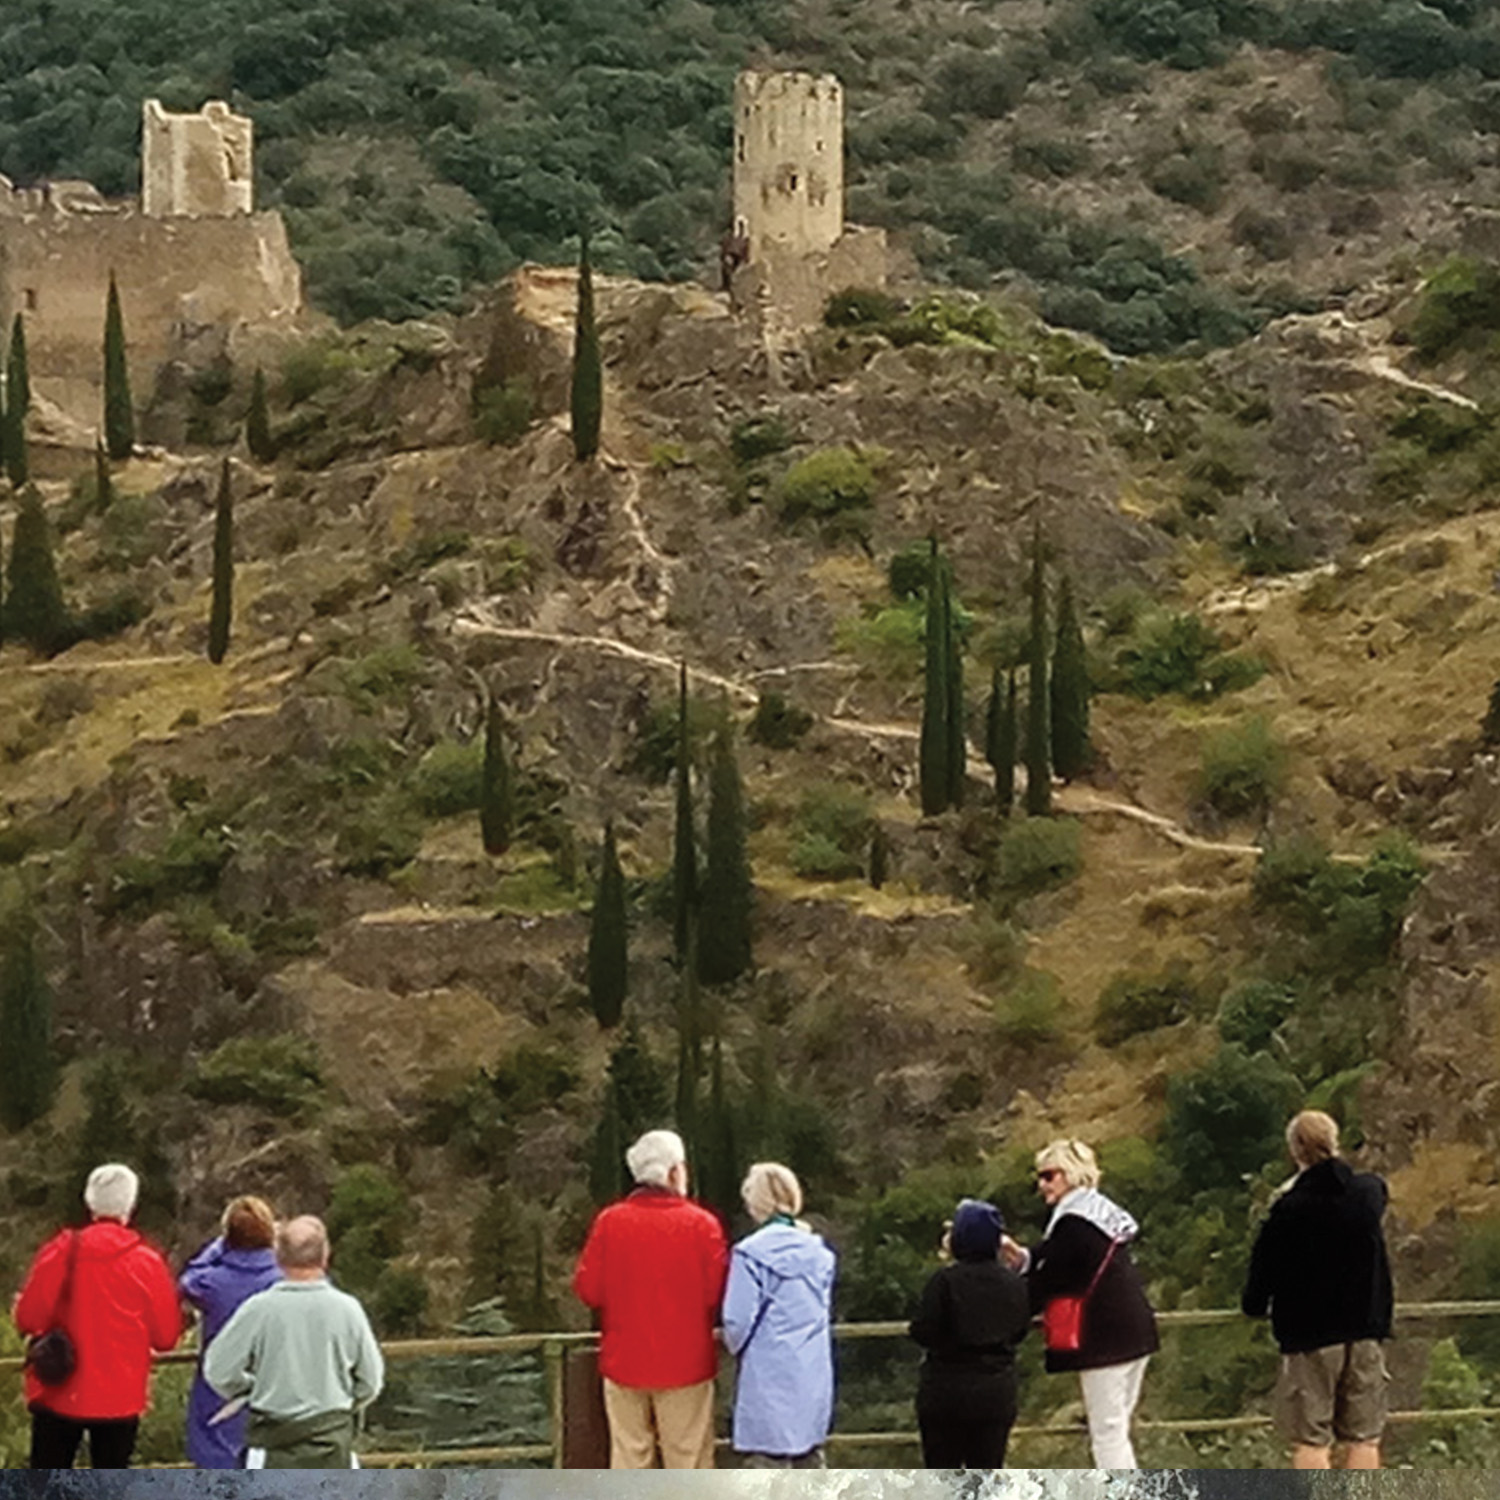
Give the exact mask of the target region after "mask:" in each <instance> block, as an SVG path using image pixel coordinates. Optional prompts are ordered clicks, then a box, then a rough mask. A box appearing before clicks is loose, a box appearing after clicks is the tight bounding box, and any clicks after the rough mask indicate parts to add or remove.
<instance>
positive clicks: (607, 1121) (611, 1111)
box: [589, 1078, 629, 1204]
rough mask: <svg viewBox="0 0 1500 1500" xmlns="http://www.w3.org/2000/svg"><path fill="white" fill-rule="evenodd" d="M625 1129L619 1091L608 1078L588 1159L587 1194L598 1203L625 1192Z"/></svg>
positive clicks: (626, 1143) (610, 1199) (612, 1198)
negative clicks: (621, 1114) (621, 1115)
mask: <svg viewBox="0 0 1500 1500" xmlns="http://www.w3.org/2000/svg"><path fill="white" fill-rule="evenodd" d="M628 1144H629V1142H628V1141H627V1140H626V1139H625V1130H624V1127H623V1125H622V1123H621V1120H620V1092H619V1090H618V1089H617V1088H616V1087H615V1081H614V1079H613V1078H611V1079H610V1080H609V1081H608V1082H607V1083H606V1084H605V1085H604V1108H603V1111H602V1112H601V1114H600V1116H599V1125H598V1128H597V1129H596V1130H595V1131H594V1142H593V1149H592V1151H591V1153H590V1159H589V1192H590V1194H591V1195H592V1197H593V1200H594V1202H595V1203H597V1204H605V1203H610V1202H613V1200H614V1199H616V1198H618V1197H619V1196H620V1194H621V1193H623V1192H625V1191H627V1188H628V1184H627V1183H626V1180H625V1148H626V1146H627V1145H628Z"/></svg>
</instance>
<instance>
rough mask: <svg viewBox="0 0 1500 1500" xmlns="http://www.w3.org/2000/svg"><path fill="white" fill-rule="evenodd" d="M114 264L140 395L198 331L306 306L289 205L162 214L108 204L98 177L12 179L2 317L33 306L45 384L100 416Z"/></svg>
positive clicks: (37, 379)
mask: <svg viewBox="0 0 1500 1500" xmlns="http://www.w3.org/2000/svg"><path fill="white" fill-rule="evenodd" d="M90 194H92V196H90ZM111 272H113V273H114V275H115V279H116V282H117V284H118V286H119V289H120V303H121V308H122V310H123V312H124V315H125V335H126V340H127V343H128V347H129V353H130V367H131V370H130V373H131V386H132V391H133V394H134V395H135V398H136V402H137V405H141V404H143V403H144V402H145V400H146V398H147V397H148V396H149V395H150V392H151V388H152V383H153V380H154V377H155V373H156V369H157V367H158V366H159V365H160V364H161V363H162V362H163V361H164V360H166V359H168V358H170V357H171V356H172V354H173V352H174V350H176V349H178V348H179V347H181V345H182V343H183V341H184V340H185V339H186V338H188V337H190V336H192V335H193V334H194V333H196V332H198V331H201V330H202V329H203V328H205V327H207V326H209V325H219V326H226V325H229V326H232V325H235V324H239V323H269V322H276V321H282V320H289V319H291V318H292V317H294V316H295V315H296V314H297V313H298V312H299V311H300V309H301V307H302V273H301V270H300V268H299V267H298V265H297V262H296V261H295V260H294V259H293V257H292V252H291V247H290V246H289V245H288V243H287V236H286V226H285V225H284V224H283V222H282V219H281V216H280V214H277V213H274V212H271V213H257V214H241V215H238V216H236V217H216V218H166V219H157V218H150V217H148V216H146V215H144V214H141V213H138V212H136V211H135V209H134V207H133V205H120V204H110V203H106V202H105V201H104V200H103V199H101V198H99V196H98V195H97V194H96V193H93V192H92V189H89V188H88V186H87V184H51V185H49V186H48V187H46V188H40V189H24V190H19V191H18V190H15V189H12V188H11V186H10V184H9V183H8V182H6V181H5V180H4V179H3V178H0V327H5V328H8V327H9V326H10V321H11V318H12V316H13V315H14V314H15V313H17V312H20V313H23V314H24V315H25V318H26V339H27V349H28V353H29V355H30V368H31V381H32V387H33V389H34V390H35V391H36V392H37V393H38V394H39V395H41V396H44V397H46V398H47V399H49V400H52V401H55V402H56V403H57V404H58V405H59V406H60V407H62V408H63V410H64V411H65V412H67V413H68V414H69V415H71V416H74V417H76V418H77V419H78V420H80V421H85V422H88V423H90V424H93V423H97V421H98V420H99V393H100V389H101V387H102V384H103V368H102V366H103V339H104V304H105V298H106V295H107V292H108V288H109V277H110V273H111Z"/></svg>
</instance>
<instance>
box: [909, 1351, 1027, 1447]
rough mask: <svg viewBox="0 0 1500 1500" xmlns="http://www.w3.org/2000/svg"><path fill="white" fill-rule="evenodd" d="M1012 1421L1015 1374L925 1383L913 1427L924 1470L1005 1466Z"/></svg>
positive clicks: (920, 1392)
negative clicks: (919, 1440) (918, 1434)
mask: <svg viewBox="0 0 1500 1500" xmlns="http://www.w3.org/2000/svg"><path fill="white" fill-rule="evenodd" d="M1015 1421H1016V1385H1015V1376H1014V1375H1013V1374H1011V1375H1009V1376H1002V1377H1001V1378H999V1379H998V1380H997V1379H994V1378H990V1379H982V1380H979V1381H976V1382H974V1384H972V1385H964V1384H962V1383H960V1382H957V1381H951V1382H950V1381H945V1382H943V1383H942V1384H937V1383H934V1384H931V1385H924V1386H923V1388H922V1389H920V1390H919V1391H918V1392H917V1428H918V1430H919V1431H920V1432H921V1434H922V1466H923V1468H926V1469H1003V1468H1004V1467H1005V1449H1006V1446H1007V1445H1008V1444H1009V1442H1010V1430H1011V1428H1012V1427H1013V1426H1015Z"/></svg>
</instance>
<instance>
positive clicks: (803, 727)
mask: <svg viewBox="0 0 1500 1500" xmlns="http://www.w3.org/2000/svg"><path fill="white" fill-rule="evenodd" d="M812 725H813V716H812V715H811V714H810V713H808V711H807V710H806V709H805V708H798V707H797V705H796V704H795V703H789V702H788V701H787V700H786V699H785V698H784V697H782V695H781V694H780V693H762V694H761V695H760V697H759V698H758V699H757V700H756V704H755V712H754V714H752V715H751V718H750V722H749V724H747V725H746V726H745V737H746V739H749V740H752V741H753V742H754V743H755V744H757V745H764V746H765V747H766V748H767V749H768V750H791V749H792V748H794V747H795V746H796V745H797V744H798V743H799V741H800V740H801V739H802V737H803V736H804V735H805V734H806V733H807V731H808V730H809V729H811V728H812Z"/></svg>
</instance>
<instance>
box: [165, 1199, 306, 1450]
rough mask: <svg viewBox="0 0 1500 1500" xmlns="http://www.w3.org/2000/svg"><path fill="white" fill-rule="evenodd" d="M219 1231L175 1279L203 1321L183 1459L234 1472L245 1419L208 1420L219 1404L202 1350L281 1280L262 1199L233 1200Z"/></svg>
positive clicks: (272, 1220) (272, 1224)
mask: <svg viewBox="0 0 1500 1500" xmlns="http://www.w3.org/2000/svg"><path fill="white" fill-rule="evenodd" d="M223 1231H224V1232H223V1233H222V1234H221V1235H220V1236H219V1238H218V1239H215V1240H210V1241H209V1242H208V1244H206V1245H205V1246H204V1247H203V1248H202V1249H201V1250H200V1251H199V1252H198V1253H197V1254H196V1255H195V1256H194V1257H193V1258H192V1259H191V1260H190V1261H189V1262H188V1263H187V1265H185V1266H184V1267H183V1268H182V1275H181V1276H179V1277H178V1279H177V1289H178V1291H179V1292H181V1293H182V1296H183V1298H184V1300H186V1301H188V1302H190V1303H192V1305H193V1306H194V1307H196V1308H197V1309H198V1312H199V1313H200V1314H201V1317H202V1326H201V1328H200V1330H199V1335H198V1370H197V1373H196V1374H195V1375H194V1376H193V1389H192V1393H191V1394H190V1395H189V1397H188V1414H187V1451H188V1458H189V1459H190V1460H191V1461H192V1463H193V1464H194V1465H195V1466H196V1467H198V1468H200V1469H237V1468H239V1467H240V1455H241V1453H242V1452H243V1450H244V1447H245V1426H246V1423H247V1422H248V1421H249V1419H250V1414H249V1413H248V1412H245V1411H242V1412H239V1413H238V1414H237V1415H235V1416H233V1417H230V1418H229V1419H228V1420H227V1421H223V1422H214V1421H213V1420H212V1419H213V1415H214V1413H215V1412H217V1411H218V1410H219V1409H220V1408H221V1407H222V1406H223V1405H224V1400H223V1397H221V1396H220V1395H218V1393H217V1392H215V1391H214V1390H213V1389H212V1387H210V1386H209V1384H208V1382H207V1381H206V1380H204V1378H203V1351H204V1350H206V1349H207V1348H208V1346H209V1345H210V1344H211V1343H212V1342H213V1341H214V1339H215V1337H217V1335H218V1332H219V1330H220V1329H221V1328H222V1327H223V1326H224V1325H225V1324H226V1323H227V1322H228V1321H229V1318H230V1315H231V1314H232V1313H233V1312H234V1310H235V1309H236V1308H237V1307H238V1306H239V1305H240V1303H242V1302H244V1301H246V1300H247V1299H248V1298H250V1297H253V1296H254V1295H255V1294H256V1293H257V1292H263V1291H265V1289H266V1288H267V1287H268V1286H271V1285H272V1284H273V1283H274V1282H277V1281H280V1280H281V1268H280V1267H279V1266H278V1265H277V1264H276V1251H275V1249H274V1248H273V1247H274V1245H275V1243H276V1216H275V1214H273V1213H272V1212H271V1206H270V1204H268V1203H267V1202H266V1201H265V1200H264V1199H263V1198H236V1199H234V1201H233V1202H232V1203H230V1205H229V1207H228V1208H226V1209H225V1210H224V1219H223Z"/></svg>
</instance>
